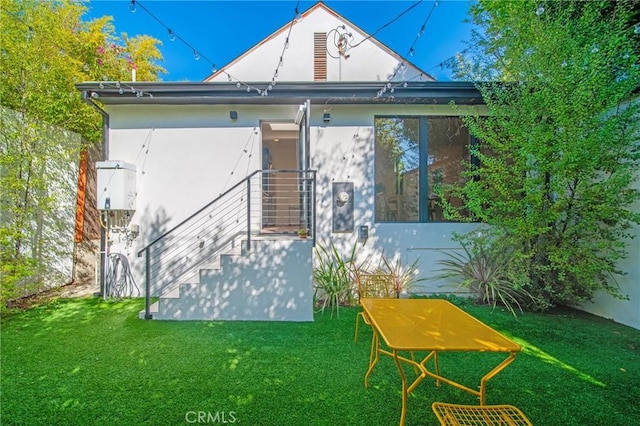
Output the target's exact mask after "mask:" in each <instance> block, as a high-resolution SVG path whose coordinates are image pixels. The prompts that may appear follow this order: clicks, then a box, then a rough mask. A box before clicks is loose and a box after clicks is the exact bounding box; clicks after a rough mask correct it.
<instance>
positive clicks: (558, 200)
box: [448, 0, 640, 308]
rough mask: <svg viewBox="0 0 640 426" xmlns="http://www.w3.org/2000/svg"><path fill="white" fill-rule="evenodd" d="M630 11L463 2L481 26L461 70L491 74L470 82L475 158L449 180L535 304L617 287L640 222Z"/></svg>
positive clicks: (633, 13) (626, 5) (605, 6)
mask: <svg viewBox="0 0 640 426" xmlns="http://www.w3.org/2000/svg"><path fill="white" fill-rule="evenodd" d="M638 10H640V9H639V8H638V2H637V1H621V2H607V1H591V2H574V1H553V2H552V1H548V2H539V1H536V2H532V1H522V2H495V1H483V0H481V1H479V2H478V4H477V5H475V6H474V7H473V8H472V19H473V21H474V22H475V23H476V24H478V25H479V27H480V28H481V29H482V35H477V38H476V40H475V44H474V45H473V46H474V49H472V50H473V52H474V53H475V56H474V57H473V59H472V60H467V61H463V62H461V63H459V65H460V67H459V68H458V72H459V76H460V77H463V78H468V79H475V80H478V79H481V80H484V81H489V80H491V81H497V83H481V84H479V87H480V90H481V92H482V94H483V97H484V99H485V101H486V104H487V108H488V116H485V117H480V116H473V117H467V118H466V120H465V122H466V124H467V126H468V127H469V128H470V131H471V132H472V133H473V134H474V135H475V136H477V137H478V138H479V139H480V140H481V143H480V144H478V146H472V147H471V149H472V151H473V152H472V153H473V154H474V155H476V156H478V157H479V158H480V160H481V166H480V167H477V166H471V167H469V168H468V169H467V171H466V175H465V176H466V178H467V179H466V184H465V185H464V187H461V188H451V190H452V191H454V192H455V193H456V195H457V196H459V197H461V198H462V199H463V200H464V201H465V203H464V204H465V212H470V213H471V214H472V217H473V219H475V220H478V221H481V222H485V223H488V224H491V225H494V226H493V227H492V229H493V230H494V232H496V234H498V237H499V238H496V239H495V241H496V244H501V245H502V248H503V249H504V250H507V251H509V252H510V253H511V255H512V260H511V266H510V267H512V268H514V269H515V270H518V271H524V274H526V278H527V287H528V290H529V291H530V293H531V294H533V295H535V296H536V297H537V300H538V301H539V302H540V305H539V307H542V308H544V307H548V306H550V305H555V304H572V303H577V302H582V301H585V300H589V299H590V298H591V297H592V295H593V293H594V292H595V291H596V290H598V289H604V290H606V291H608V292H609V293H611V294H613V295H615V296H619V297H623V296H624V295H621V294H620V293H619V291H618V288H617V286H616V285H615V276H616V275H617V274H620V271H619V270H618V269H617V267H616V265H617V263H618V261H619V260H620V259H623V258H625V257H626V256H627V242H628V240H627V237H629V232H628V231H629V229H630V227H631V226H632V225H633V224H637V223H640V213H638V212H637V211H634V210H633V204H634V202H636V201H637V200H638V199H639V198H640V197H639V194H638V191H637V190H636V189H634V182H635V181H636V180H637V179H638V174H637V173H638V166H639V165H640V145H639V142H638V137H639V135H640V133H639V124H638V123H639V122H640V119H639V117H640V115H639V109H640V102H638V88H639V87H640V67H639V64H640V55H639V49H638V46H639V44H640V34H639V33H640V31H639V29H638V28H639V27H638V24H637V22H638V12H637V11H638ZM448 211H449V214H450V215H453V216H456V214H458V215H459V214H460V213H461V212H460V211H456V210H455V209H454V208H452V207H451V206H449V209H448ZM458 217H462V216H458Z"/></svg>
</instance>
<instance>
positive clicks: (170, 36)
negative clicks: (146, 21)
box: [169, 28, 176, 41]
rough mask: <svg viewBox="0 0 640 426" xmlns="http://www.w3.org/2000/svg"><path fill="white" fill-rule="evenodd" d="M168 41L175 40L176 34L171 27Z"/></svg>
mask: <svg viewBox="0 0 640 426" xmlns="http://www.w3.org/2000/svg"><path fill="white" fill-rule="evenodd" d="M169 41H176V35H175V34H174V33H173V31H172V30H171V28H169Z"/></svg>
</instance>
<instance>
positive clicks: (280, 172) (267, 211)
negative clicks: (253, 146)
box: [260, 121, 300, 234]
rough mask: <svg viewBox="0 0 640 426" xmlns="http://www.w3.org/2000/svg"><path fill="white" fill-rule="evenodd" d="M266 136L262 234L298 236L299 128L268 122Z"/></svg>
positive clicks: (264, 145) (293, 125)
mask: <svg viewBox="0 0 640 426" xmlns="http://www.w3.org/2000/svg"><path fill="white" fill-rule="evenodd" d="M260 129H261V134H262V170H263V175H262V232H263V233H272V234H273V233H276V234H277V233H281V234H289V233H295V232H297V230H298V229H299V228H300V189H299V184H298V173H297V172H296V171H297V170H298V169H299V168H300V167H299V164H298V163H299V160H298V159H299V156H300V152H299V148H298V142H299V131H300V130H299V126H298V125H297V124H295V123H294V122H293V121H290V122H274V121H268V122H267V121H265V122H262V123H261V125H260Z"/></svg>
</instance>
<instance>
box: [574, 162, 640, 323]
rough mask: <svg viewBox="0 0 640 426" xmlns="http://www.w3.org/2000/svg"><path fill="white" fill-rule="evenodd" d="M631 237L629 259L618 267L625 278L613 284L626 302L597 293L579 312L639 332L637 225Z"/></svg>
mask: <svg viewBox="0 0 640 426" xmlns="http://www.w3.org/2000/svg"><path fill="white" fill-rule="evenodd" d="M638 179H639V180H640V174H638ZM639 180H636V182H635V185H634V188H635V189H636V190H639V191H640V181H639ZM632 210H633V211H635V212H640V202H636V203H635V205H634V206H633V208H632ZM630 234H631V235H633V237H632V238H630V239H628V240H627V242H628V247H627V248H628V251H629V256H628V257H627V258H626V259H625V260H624V261H622V262H620V264H619V265H618V267H619V268H620V270H621V271H624V272H625V273H626V275H622V276H616V282H615V283H612V284H613V285H616V284H617V285H618V286H619V288H620V293H621V294H623V295H625V296H628V298H629V299H628V300H623V299H617V298H614V297H612V296H610V295H609V294H608V293H606V292H598V293H596V294H595V296H594V298H593V302H592V303H585V304H583V305H582V306H581V309H583V310H585V311H587V312H590V313H592V314H594V315H598V316H601V317H604V318H609V319H612V320H614V321H616V322H619V323H622V324H626V325H628V326H631V327H634V328H637V329H640V226H638V225H636V226H634V227H633V229H632V230H631V232H630Z"/></svg>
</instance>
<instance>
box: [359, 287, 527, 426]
mask: <svg viewBox="0 0 640 426" xmlns="http://www.w3.org/2000/svg"><path fill="white" fill-rule="evenodd" d="M360 303H361V305H362V307H363V309H364V311H365V312H366V313H367V315H368V316H369V319H370V321H371V326H372V328H373V331H374V332H373V337H372V340H371V354H370V356H369V369H368V370H367V374H366V375H365V379H364V385H365V387H369V376H370V375H371V372H372V371H373V368H374V367H375V366H376V364H377V363H378V360H379V358H380V354H383V355H388V356H390V357H392V358H393V359H394V361H395V363H396V366H397V367H398V371H399V372H400V377H401V379H402V412H401V415H400V425H404V421H405V417H406V411H407V396H408V395H409V394H410V393H411V392H412V391H413V390H414V389H415V388H416V387H417V386H418V384H420V382H422V380H424V379H425V378H426V377H427V376H429V377H432V378H434V379H436V384H438V385H439V384H440V382H441V381H442V382H444V383H447V384H449V385H451V386H455V387H457V388H459V389H462V390H464V391H466V392H469V393H471V394H473V395H476V396H478V397H479V398H480V405H484V403H485V392H486V384H487V382H488V381H489V380H490V379H491V378H493V377H495V376H496V375H497V374H498V373H499V372H500V371H502V370H503V369H504V368H505V367H506V366H507V365H509V364H510V363H511V362H513V360H514V359H515V356H516V353H517V352H519V351H520V346H519V345H518V344H516V343H515V342H513V341H511V340H509V339H507V338H506V337H505V336H503V335H502V334H500V333H498V332H497V331H495V330H494V329H492V328H491V327H489V326H487V325H485V324H484V323H482V322H480V321H479V320H477V319H476V318H474V317H472V316H471V315H469V314H467V313H466V312H464V311H463V310H462V309H460V308H458V307H457V306H455V305H453V304H452V303H450V302H448V301H446V300H441V299H362V300H361V301H360ZM380 338H382V340H383V341H384V343H385V344H386V347H387V348H386V349H383V348H382V347H381V342H380ZM445 351H446V352H449V351H458V352H463V351H469V352H504V353H506V354H508V355H507V358H506V359H504V360H503V361H502V362H501V363H500V364H498V365H497V366H496V367H495V368H493V369H492V370H491V371H489V372H488V373H487V374H485V375H484V376H483V377H482V378H481V380H480V390H479V391H478V390H475V389H471V388H469V387H467V386H465V385H463V384H460V383H457V382H455V381H453V380H450V379H447V378H446V377H444V376H442V375H441V374H440V367H439V365H438V352H445ZM401 352H411V358H407V357H405V356H402V355H400V353H401ZM413 352H428V355H427V356H426V357H425V358H424V359H423V360H422V361H417V360H415V359H414V356H413ZM430 360H433V368H434V371H431V370H429V369H428V368H427V363H428V362H429V361H430ZM403 363H405V364H409V365H411V366H413V367H414V370H415V371H416V373H417V377H416V379H415V380H414V381H413V382H412V383H411V384H408V382H407V377H406V374H405V371H404V369H403Z"/></svg>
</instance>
